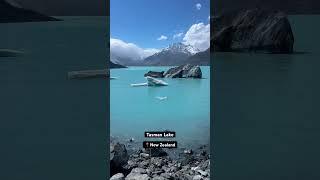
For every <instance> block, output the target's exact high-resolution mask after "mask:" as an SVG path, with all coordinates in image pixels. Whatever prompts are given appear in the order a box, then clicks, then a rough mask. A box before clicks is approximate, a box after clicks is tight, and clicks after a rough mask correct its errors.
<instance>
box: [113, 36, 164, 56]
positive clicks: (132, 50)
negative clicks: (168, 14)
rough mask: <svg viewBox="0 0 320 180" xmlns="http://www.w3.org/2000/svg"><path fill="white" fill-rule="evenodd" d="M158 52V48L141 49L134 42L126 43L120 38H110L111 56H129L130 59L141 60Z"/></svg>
mask: <svg viewBox="0 0 320 180" xmlns="http://www.w3.org/2000/svg"><path fill="white" fill-rule="evenodd" d="M157 52H159V50H158V49H153V48H147V49H143V48H141V47H139V46H137V45H136V44H133V43H127V42H124V41H122V40H120V39H114V38H110V53H111V57H121V58H130V59H132V60H142V59H144V58H146V57H148V56H151V55H153V54H155V53H157Z"/></svg>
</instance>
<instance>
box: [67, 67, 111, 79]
mask: <svg viewBox="0 0 320 180" xmlns="http://www.w3.org/2000/svg"><path fill="white" fill-rule="evenodd" d="M109 76H110V74H109V71H108V70H107V69H98V70H83V71H71V72H68V79H90V78H108V77H109Z"/></svg>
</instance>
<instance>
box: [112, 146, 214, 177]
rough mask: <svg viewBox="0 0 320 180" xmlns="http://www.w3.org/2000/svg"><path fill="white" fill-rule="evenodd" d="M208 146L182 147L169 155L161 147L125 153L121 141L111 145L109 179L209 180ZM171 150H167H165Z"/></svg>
mask: <svg viewBox="0 0 320 180" xmlns="http://www.w3.org/2000/svg"><path fill="white" fill-rule="evenodd" d="M207 148H208V147H207V146H205V145H203V146H201V147H199V148H198V149H196V150H191V149H185V150H182V152H180V154H179V158H177V159H173V158H171V157H170V156H169V155H168V153H167V152H166V150H164V149H138V150H136V151H133V152H131V153H129V152H128V150H127V148H126V146H125V145H124V144H121V143H118V142H114V143H111V145H110V170H111V172H110V173H111V178H110V180H151V179H157V180H166V179H177V180H209V179H210V155H209V153H208V150H207ZM168 151H170V150H168Z"/></svg>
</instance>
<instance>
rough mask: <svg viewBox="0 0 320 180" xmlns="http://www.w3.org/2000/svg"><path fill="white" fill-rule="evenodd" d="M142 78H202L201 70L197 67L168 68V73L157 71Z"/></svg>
mask: <svg viewBox="0 0 320 180" xmlns="http://www.w3.org/2000/svg"><path fill="white" fill-rule="evenodd" d="M144 76H145V77H146V76H150V77H154V78H196V79H201V78H202V72H201V68H200V66H198V65H191V64H186V65H181V66H177V67H173V68H170V69H169V70H168V71H166V72H164V71H161V72H158V71H149V72H147V73H146V74H144Z"/></svg>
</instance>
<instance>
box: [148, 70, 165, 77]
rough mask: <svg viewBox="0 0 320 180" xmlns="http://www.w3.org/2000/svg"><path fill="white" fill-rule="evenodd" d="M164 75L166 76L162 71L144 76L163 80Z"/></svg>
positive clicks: (151, 72) (150, 72)
mask: <svg viewBox="0 0 320 180" xmlns="http://www.w3.org/2000/svg"><path fill="white" fill-rule="evenodd" d="M163 74H164V71H161V72H157V71H149V72H147V73H146V74H144V77H146V76H150V77H154V78H163V77H164V75H163Z"/></svg>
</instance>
